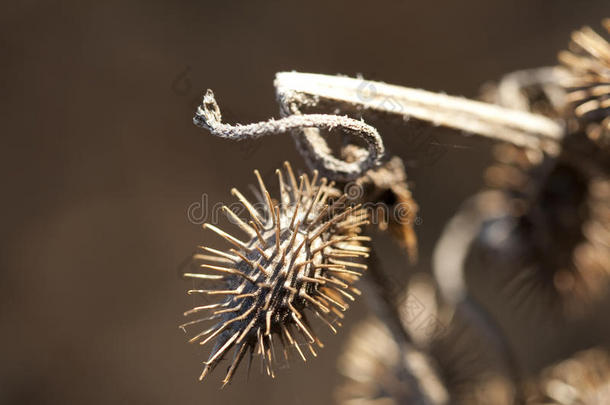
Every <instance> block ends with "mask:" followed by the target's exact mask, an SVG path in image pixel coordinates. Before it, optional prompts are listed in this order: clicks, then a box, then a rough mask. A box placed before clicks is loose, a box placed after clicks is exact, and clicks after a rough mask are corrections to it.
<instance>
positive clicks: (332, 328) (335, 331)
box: [313, 310, 337, 335]
mask: <svg viewBox="0 0 610 405" xmlns="http://www.w3.org/2000/svg"><path fill="white" fill-rule="evenodd" d="M313 313H314V314H315V315H316V316H317V317H318V318H319V319H321V320H322V322H324V323H325V324H326V326H328V327H329V328H330V330H331V331H332V332H333V334H335V335H336V334H337V329H336V328H335V327H334V326H333V324H332V323H330V322H329V321H328V319H326V317H324V316H322V314H321V313H319V312H318V311H316V310H314V311H313Z"/></svg>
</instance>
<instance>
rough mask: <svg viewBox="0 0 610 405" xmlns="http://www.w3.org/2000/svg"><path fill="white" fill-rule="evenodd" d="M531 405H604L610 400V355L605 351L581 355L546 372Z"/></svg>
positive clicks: (538, 382) (529, 404)
mask: <svg viewBox="0 0 610 405" xmlns="http://www.w3.org/2000/svg"><path fill="white" fill-rule="evenodd" d="M536 391H537V392H536V393H534V394H533V395H532V397H531V398H530V399H529V401H528V405H601V404H607V403H608V401H609V398H610V355H609V354H608V351H607V350H606V349H603V348H593V349H589V350H586V351H582V352H579V353H577V354H576V355H574V356H573V357H571V358H569V359H567V360H564V361H561V362H559V363H558V364H556V365H554V366H551V367H549V368H547V369H546V370H545V371H543V373H542V375H541V376H540V378H539V381H537V384H536Z"/></svg>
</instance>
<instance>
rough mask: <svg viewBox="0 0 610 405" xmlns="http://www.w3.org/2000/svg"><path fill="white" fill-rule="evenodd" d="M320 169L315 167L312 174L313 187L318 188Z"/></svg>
mask: <svg viewBox="0 0 610 405" xmlns="http://www.w3.org/2000/svg"><path fill="white" fill-rule="evenodd" d="M318 174H320V173H319V172H318V169H314V171H313V172H312V175H311V188H316V181H318Z"/></svg>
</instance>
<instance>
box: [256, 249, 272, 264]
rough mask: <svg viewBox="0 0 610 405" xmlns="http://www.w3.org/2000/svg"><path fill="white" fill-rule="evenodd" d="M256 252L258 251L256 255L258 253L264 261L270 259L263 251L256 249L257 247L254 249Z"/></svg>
mask: <svg viewBox="0 0 610 405" xmlns="http://www.w3.org/2000/svg"><path fill="white" fill-rule="evenodd" d="M256 250H258V253H260V254H261V256H263V258H264V259H265V260H266V261H269V259H270V257H269V256H267V253H265V251H264V250H263V249H261V248H260V247H258V246H257V247H256Z"/></svg>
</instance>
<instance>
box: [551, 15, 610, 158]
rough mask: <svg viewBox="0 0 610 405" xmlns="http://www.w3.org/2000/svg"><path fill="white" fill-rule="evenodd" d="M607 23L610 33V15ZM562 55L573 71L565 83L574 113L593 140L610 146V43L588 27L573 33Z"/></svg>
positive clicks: (560, 57) (605, 21) (562, 60)
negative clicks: (567, 47)
mask: <svg viewBox="0 0 610 405" xmlns="http://www.w3.org/2000/svg"><path fill="white" fill-rule="evenodd" d="M603 24H604V27H605V28H606V30H607V31H608V32H609V33H610V19H608V18H607V19H605V20H604V21H603ZM559 59H560V61H561V62H562V63H563V65H564V66H565V67H566V68H568V69H569V71H570V73H571V74H572V77H571V78H570V79H568V80H567V81H566V83H565V87H566V88H567V90H568V101H569V102H570V103H572V104H573V105H574V106H575V108H574V114H575V115H576V117H577V118H578V119H579V121H580V122H581V123H582V124H583V126H584V127H585V128H586V131H587V133H588V134H589V136H590V137H591V138H592V139H593V140H595V141H597V142H600V143H602V144H604V145H605V146H606V147H610V43H608V41H606V40H605V39H604V38H603V37H602V36H600V35H599V34H597V33H596V32H595V31H593V30H592V29H591V28H589V27H585V28H582V29H581V30H579V31H576V32H574V33H573V34H572V42H571V43H570V46H569V50H568V51H563V52H561V53H560V54H559Z"/></svg>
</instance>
